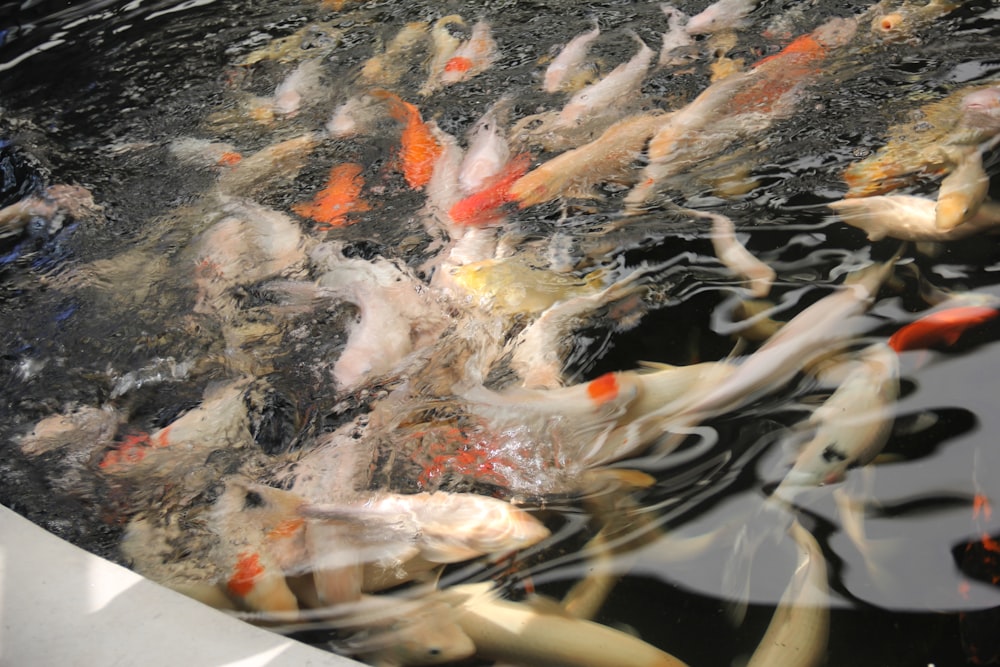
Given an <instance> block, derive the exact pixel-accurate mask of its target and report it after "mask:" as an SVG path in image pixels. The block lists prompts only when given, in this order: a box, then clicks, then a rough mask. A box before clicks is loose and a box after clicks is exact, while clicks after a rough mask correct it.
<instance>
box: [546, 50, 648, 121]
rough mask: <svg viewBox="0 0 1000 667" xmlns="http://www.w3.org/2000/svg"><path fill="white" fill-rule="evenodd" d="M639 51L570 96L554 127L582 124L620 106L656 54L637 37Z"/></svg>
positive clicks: (631, 93)
mask: <svg viewBox="0 0 1000 667" xmlns="http://www.w3.org/2000/svg"><path fill="white" fill-rule="evenodd" d="M635 39H636V41H637V42H638V43H639V51H638V52H637V53H636V54H635V55H634V56H633V57H632V59H631V60H629V61H628V62H627V63H622V64H621V65H619V66H618V67H616V68H615V69H613V70H612V71H611V72H610V73H609V74H608V75H607V76H605V77H604V78H603V79H601V80H600V81H597V82H595V83H593V84H591V85H589V86H587V87H586V88H584V89H583V90H581V91H579V92H577V93H576V94H575V95H573V97H572V98H570V100H569V102H567V103H566V106H564V107H563V108H562V110H561V111H560V112H559V117H558V118H557V120H556V122H555V127H556V128H557V129H558V128H567V127H575V126H578V125H581V124H583V123H584V122H585V121H586V120H587V119H588V118H589V117H591V116H594V115H596V114H599V113H602V112H604V111H605V110H606V109H607V108H608V107H612V106H615V105H620V104H622V103H623V102H624V101H627V100H628V99H629V98H630V97H632V96H633V94H634V93H635V91H636V90H637V89H638V87H639V84H641V83H642V80H643V79H644V78H645V77H646V71H647V70H648V69H649V64H650V63H651V62H652V61H653V57H654V56H655V55H656V53H655V52H654V51H653V50H652V49H651V48H649V47H648V46H647V45H646V43H645V42H643V41H642V40H641V39H639V37H638V36H636V38H635Z"/></svg>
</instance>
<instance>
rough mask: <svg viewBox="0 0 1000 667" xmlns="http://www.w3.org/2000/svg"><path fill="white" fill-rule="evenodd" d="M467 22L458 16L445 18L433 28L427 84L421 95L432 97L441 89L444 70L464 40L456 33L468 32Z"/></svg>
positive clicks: (435, 23)
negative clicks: (431, 95)
mask: <svg viewBox="0 0 1000 667" xmlns="http://www.w3.org/2000/svg"><path fill="white" fill-rule="evenodd" d="M467 29H468V28H467V26H466V25H465V21H464V20H463V19H462V17H461V16H459V15H458V14H451V15H449V16H443V17H441V18H439V19H438V20H437V21H435V22H434V25H433V26H432V27H431V48H432V53H431V58H430V60H429V61H428V64H427V82H426V83H424V85H423V86H422V87H421V88H420V94H421V95H423V96H425V97H426V96H427V95H430V94H432V93H434V92H435V91H437V90H440V89H441V86H442V84H441V77H442V75H443V74H444V69H445V67H446V66H447V65H448V62H449V61H451V58H452V56H453V55H454V54H455V51H457V50H458V47H459V46H461V45H462V40H461V39H459V38H458V37H457V36H456V34H455V33H461V32H462V31H464V30H467Z"/></svg>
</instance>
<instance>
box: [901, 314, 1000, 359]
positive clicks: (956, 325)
mask: <svg viewBox="0 0 1000 667" xmlns="http://www.w3.org/2000/svg"><path fill="white" fill-rule="evenodd" d="M997 315H1000V310H998V309H996V308H990V307H987V306H960V307H957V308H948V309H947V310H939V311H937V312H934V313H931V314H929V315H925V316H924V317H921V318H920V319H918V320H917V321H915V322H911V323H910V324H907V325H906V326H904V327H902V328H901V329H899V330H898V331H896V333H894V334H892V336H890V337H889V347H891V348H892V349H893V350H895V351H896V352H905V351H906V350H922V349H925V348H927V347H931V346H934V345H939V344H942V343H944V344H946V345H953V344H954V343H955V342H956V341H957V340H958V339H959V338H960V337H961V336H962V334H963V333H965V332H966V331H967V330H968V329H971V328H972V327H976V326H979V325H980V324H983V323H984V322H988V321H990V320H992V319H993V318H994V317H996V316H997Z"/></svg>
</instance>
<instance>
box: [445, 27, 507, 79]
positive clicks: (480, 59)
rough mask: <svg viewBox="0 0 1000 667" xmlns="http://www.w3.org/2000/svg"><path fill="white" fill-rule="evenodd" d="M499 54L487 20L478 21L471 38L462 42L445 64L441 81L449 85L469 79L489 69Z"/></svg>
mask: <svg viewBox="0 0 1000 667" xmlns="http://www.w3.org/2000/svg"><path fill="white" fill-rule="evenodd" d="M496 56H497V44H496V42H495V41H494V40H493V31H492V30H491V29H490V24H489V23H487V22H486V21H476V23H475V24H474V25H473V26H472V33H471V34H470V35H469V39H468V40H466V41H465V42H464V43H462V45H461V46H459V47H458V48H457V49H455V52H454V54H452V56H451V58H449V59H448V61H447V62H446V63H445V64H444V71H443V72H441V83H442V84H443V85H446V86H449V85H452V84H455V83H459V82H460V81H467V80H469V79H471V78H472V77H474V76H476V75H477V74H481V73H483V72H485V71H486V70H488V69H489V68H490V66H491V65H493V62H494V61H495V60H496Z"/></svg>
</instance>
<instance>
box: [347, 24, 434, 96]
mask: <svg viewBox="0 0 1000 667" xmlns="http://www.w3.org/2000/svg"><path fill="white" fill-rule="evenodd" d="M426 40H427V24H426V23H424V22H423V21H415V22H413V23H407V24H406V25H404V26H403V27H402V28H401V29H400V31H399V32H397V33H396V36H395V37H393V38H392V41H390V42H389V44H388V45H386V47H385V51H384V52H382V53H380V54H378V55H375V56H372V57H371V58H369V59H368V60H366V61H365V64H364V65H362V66H361V74H360V75H359V78H360V79H361V81H362V83H364V84H365V85H366V86H394V85H396V84H397V83H399V80H400V79H401V78H402V77H403V74H405V73H406V71H407V69H408V68H409V67H410V64H411V63H412V61H413V57H414V56H415V55H416V52H417V50H418V49H419V48H420V47H421V46H423V44H424V42H425V41H426Z"/></svg>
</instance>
